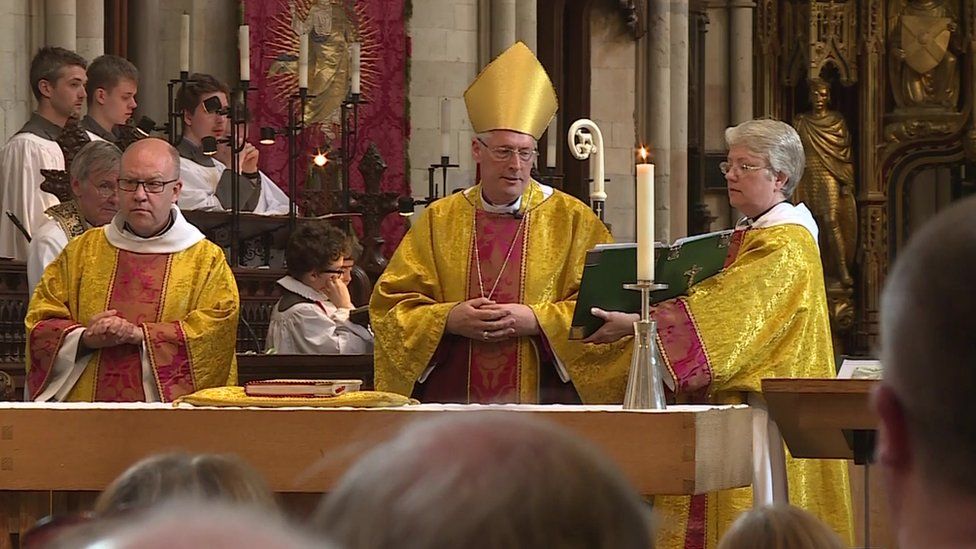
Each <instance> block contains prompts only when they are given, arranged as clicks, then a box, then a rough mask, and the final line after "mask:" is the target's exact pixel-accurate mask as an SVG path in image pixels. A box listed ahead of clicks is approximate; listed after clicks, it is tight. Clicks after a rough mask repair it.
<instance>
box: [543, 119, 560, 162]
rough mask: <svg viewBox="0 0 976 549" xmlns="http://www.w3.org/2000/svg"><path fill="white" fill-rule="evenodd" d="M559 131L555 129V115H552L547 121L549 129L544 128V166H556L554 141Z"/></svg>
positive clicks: (557, 137)
mask: <svg viewBox="0 0 976 549" xmlns="http://www.w3.org/2000/svg"><path fill="white" fill-rule="evenodd" d="M558 139H559V133H558V132H557V131H556V117H555V116H554V117H552V120H551V121H550V122H549V129H548V130H546V167H547V168H555V167H556V141H557V140H558Z"/></svg>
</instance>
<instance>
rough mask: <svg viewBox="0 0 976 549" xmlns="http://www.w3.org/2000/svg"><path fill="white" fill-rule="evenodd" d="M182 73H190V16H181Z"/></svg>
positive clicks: (185, 14) (187, 14)
mask: <svg viewBox="0 0 976 549" xmlns="http://www.w3.org/2000/svg"><path fill="white" fill-rule="evenodd" d="M180 72H190V14H189V13H184V14H183V15H181V16H180Z"/></svg>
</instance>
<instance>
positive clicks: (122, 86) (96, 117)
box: [81, 54, 139, 146]
mask: <svg viewBox="0 0 976 549" xmlns="http://www.w3.org/2000/svg"><path fill="white" fill-rule="evenodd" d="M85 89H86V90H87V91H88V114H86V115H85V117H84V118H82V119H81V127H82V128H84V129H85V131H87V132H88V137H89V138H90V139H91V140H92V141H95V140H98V139H102V140H105V141H108V142H110V143H112V144H114V145H117V146H120V139H119V138H120V136H119V133H118V129H117V126H122V125H124V124H125V123H126V122H127V121H128V120H129V118H131V117H132V113H133V112H135V110H136V106H137V103H136V93H137V92H138V91H139V69H137V68H136V66H135V65H133V64H132V63H131V62H130V61H129V60H128V59H125V58H123V57H119V56H117V55H108V54H106V55H102V56H100V57H96V58H95V60H94V61H92V62H91V65H89V66H88V84H87V85H86V86H85Z"/></svg>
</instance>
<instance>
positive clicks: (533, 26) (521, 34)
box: [515, 0, 539, 55]
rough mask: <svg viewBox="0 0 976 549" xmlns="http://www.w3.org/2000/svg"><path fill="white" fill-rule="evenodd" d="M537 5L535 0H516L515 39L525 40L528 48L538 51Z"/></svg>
mask: <svg viewBox="0 0 976 549" xmlns="http://www.w3.org/2000/svg"><path fill="white" fill-rule="evenodd" d="M537 11H538V5H537V3H536V0H516V4H515V39H516V40H521V41H522V42H525V45H526V46H528V47H529V49H530V50H532V51H533V52H535V53H536V54H537V55H538V53H539V48H538V40H537V38H536V35H537V34H538V33H537V29H538V19H539V18H538V14H537Z"/></svg>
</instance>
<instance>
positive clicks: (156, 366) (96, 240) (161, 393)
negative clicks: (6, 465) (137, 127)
mask: <svg viewBox="0 0 976 549" xmlns="http://www.w3.org/2000/svg"><path fill="white" fill-rule="evenodd" d="M179 164H180V157H179V153H177V151H176V149H175V148H173V147H172V146H171V145H170V144H169V143H167V142H165V141H163V140H161V139H155V138H147V139H142V140H140V141H137V142H136V143H134V144H132V145H131V146H130V147H129V148H128V149H127V150H126V152H125V153H124V154H123V155H122V164H121V169H120V173H119V180H118V188H119V213H118V214H117V215H116V216H115V218H113V220H112V222H111V223H109V224H108V225H105V226H104V227H99V228H97V229H93V230H90V231H87V232H86V233H85V234H83V235H81V236H80V237H78V238H75V239H74V240H72V241H70V242H68V245H67V246H66V247H65V249H64V251H63V252H62V253H61V255H59V256H58V257H57V259H55V260H54V262H53V263H51V264H50V265H49V266H48V268H47V269H46V270H45V271H44V275H43V276H42V277H41V282H40V284H38V286H37V289H36V290H35V291H34V295H33V297H32V299H31V302H30V305H29V307H28V310H27V318H26V320H25V323H26V325H27V383H26V385H27V387H26V392H27V396H28V398H29V400H34V401H50V400H55V401H65V400H79V401H109V402H119V401H150V402H152V401H163V402H171V401H173V400H174V399H176V398H179V397H181V396H183V395H185V394H188V393H192V392H194V391H197V390H199V389H204V388H207V387H219V386H224V385H233V384H234V383H236V381H237V362H236V357H235V346H236V342H237V319H238V313H239V297H238V293H237V283H236V282H235V280H234V275H233V273H231V270H230V267H229V266H228V264H227V260H226V258H225V257H224V252H223V250H221V249H220V248H219V247H218V246H217V245H216V244H213V243H212V242H210V241H208V240H206V239H205V238H204V236H203V234H202V233H201V232H200V231H198V230H197V229H196V228H195V227H193V226H192V225H190V224H189V223H188V222H187V221H186V219H184V217H183V216H182V214H181V213H180V210H179V209H178V208H177V207H176V201H177V200H178V198H179V194H180V188H181V183H180V169H179Z"/></svg>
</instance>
